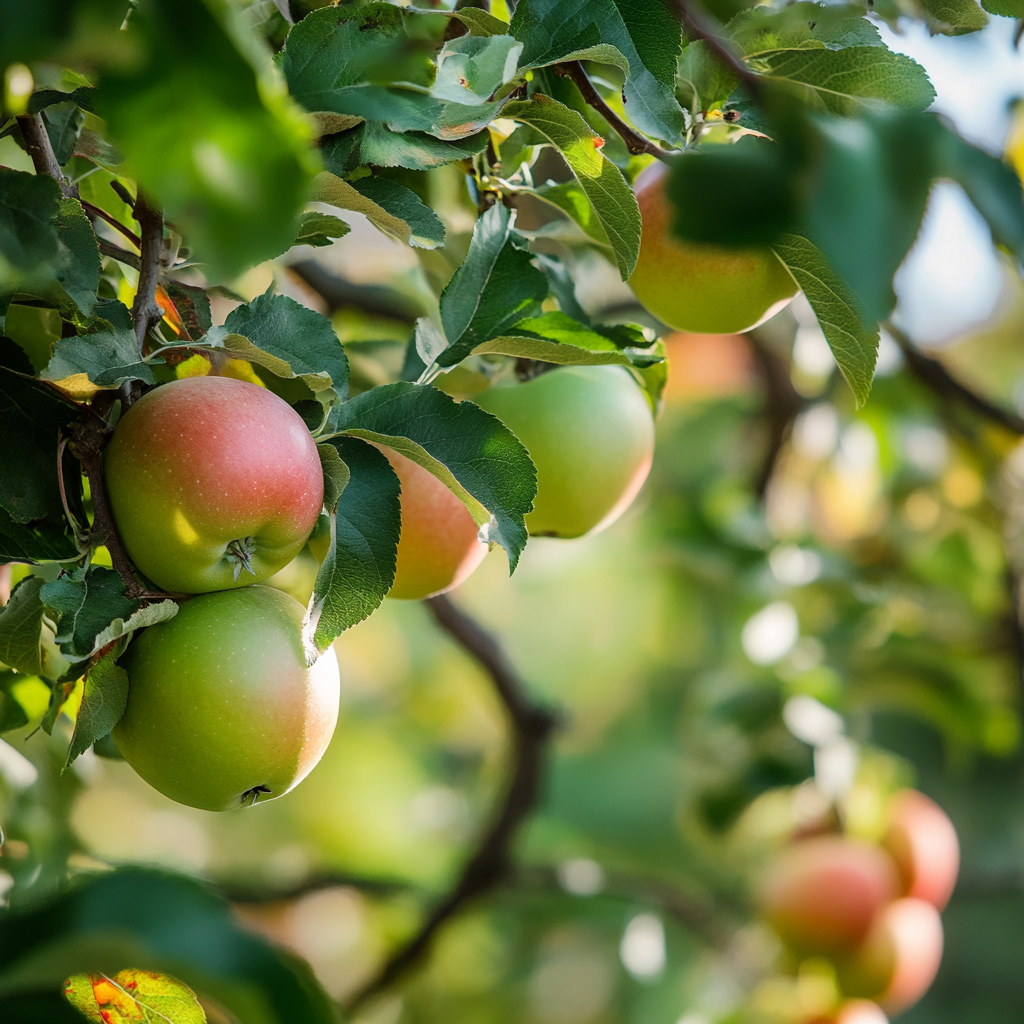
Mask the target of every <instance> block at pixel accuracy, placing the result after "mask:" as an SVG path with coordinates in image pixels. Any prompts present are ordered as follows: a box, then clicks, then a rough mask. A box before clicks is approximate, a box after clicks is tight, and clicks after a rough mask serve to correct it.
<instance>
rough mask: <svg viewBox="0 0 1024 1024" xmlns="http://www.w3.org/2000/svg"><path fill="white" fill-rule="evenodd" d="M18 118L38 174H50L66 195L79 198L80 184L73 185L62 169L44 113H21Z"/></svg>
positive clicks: (22, 135)
mask: <svg viewBox="0 0 1024 1024" xmlns="http://www.w3.org/2000/svg"><path fill="white" fill-rule="evenodd" d="M17 120H18V127H19V128H20V129H21V137H22V139H24V141H25V149H26V150H27V151H28V155H29V156H30V157H31V158H32V166H33V167H34V168H35V169H36V174H47V175H49V176H50V177H51V178H53V179H54V180H55V181H56V182H57V184H58V185H60V190H61V192H63V193H64V195H65V196H67V197H68V198H70V199H77V198H78V186H77V185H72V184H71V183H70V182H69V181H68V180H67V178H65V177H64V172H63V171H62V170H61V169H60V164H59V163H58V162H57V156H56V154H55V153H54V152H53V145H52V144H51V143H50V135H49V133H48V132H47V131H46V125H45V124H44V122H43V115H42V114H21V115H20V116H19V117H18V119H17Z"/></svg>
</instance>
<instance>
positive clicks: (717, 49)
mask: <svg viewBox="0 0 1024 1024" xmlns="http://www.w3.org/2000/svg"><path fill="white" fill-rule="evenodd" d="M675 4H676V8H677V9H678V11H679V16H680V17H681V18H682V21H683V27H684V28H685V29H686V31H687V34H688V35H690V36H692V37H693V38H694V39H702V40H703V41H704V42H705V43H707V44H708V49H710V50H711V51H712V52H713V53H714V54H715V56H716V57H717V58H718V59H719V61H720V62H721V63H722V64H724V65H725V66H726V67H727V68H728V69H729V70H730V71H731V72H732V73H733V74H734V75H735V76H736V77H737V78H738V79H739V80H740V81H741V82H743V83H745V84H746V86H747V88H748V89H749V90H750V95H751V96H752V97H753V98H754V99H755V100H756V99H757V96H758V94H759V93H760V92H761V91H762V86H763V84H764V83H763V82H762V80H761V76H760V75H759V74H757V73H756V72H754V71H751V70H750V68H748V67H747V65H746V64H744V62H743V61H742V60H741V59H740V58H739V57H738V56H737V55H736V54H735V53H733V52H732V50H730V49H729V47H728V46H726V44H725V43H724V42H723V41H722V39H721V37H720V36H718V35H717V34H716V33H715V32H714V31H713V30H712V28H711V27H710V26H709V25H708V24H707V22H706V20H705V15H704V12H703V11H699V8H698V7H696V6H695V5H694V4H693V3H692V2H691V0H675ZM698 11H699V13H698Z"/></svg>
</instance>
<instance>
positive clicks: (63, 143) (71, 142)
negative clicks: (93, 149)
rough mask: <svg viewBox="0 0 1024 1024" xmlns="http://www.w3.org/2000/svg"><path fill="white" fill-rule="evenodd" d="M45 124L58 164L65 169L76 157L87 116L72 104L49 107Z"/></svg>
mask: <svg viewBox="0 0 1024 1024" xmlns="http://www.w3.org/2000/svg"><path fill="white" fill-rule="evenodd" d="M43 124H44V125H45V126H46V134H47V135H48V136H49V139H50V145H51V146H52V147H53V154H54V156H55V157H56V158H57V163H59V164H60V165H61V167H63V166H64V164H66V163H67V162H68V161H69V160H70V159H71V157H72V156H73V155H74V152H75V144H76V143H77V142H78V136H79V135H80V134H81V131H82V128H83V126H84V125H85V114H83V113H82V111H81V110H79V109H78V107H76V106H74V105H73V104H71V103H61V104H59V105H55V106H48V107H47V109H46V110H45V111H44V113H43Z"/></svg>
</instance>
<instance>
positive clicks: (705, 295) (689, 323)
mask: <svg viewBox="0 0 1024 1024" xmlns="http://www.w3.org/2000/svg"><path fill="white" fill-rule="evenodd" d="M636 200H637V203H639V205H640V216H641V219H642V221H643V235H642V236H641V240H640V258H639V259H638V260H637V263H636V267H635V269H634V270H633V276H632V277H630V279H629V286H630V288H632V289H633V294H634V295H635V296H636V297H637V298H638V299H639V300H640V302H641V304H642V305H643V307H644V308H645V309H646V310H647V311H648V312H649V313H651V314H653V315H654V316H656V317H657V318H658V319H659V320H661V321H662V323H666V324H668V325H669V327H674V328H676V330H680V331H693V332H695V333H697V334H740V333H742V332H743V331H749V330H751V329H752V328H754V327H757V325H758V324H761V323H764V321H765V320H767V319H769V318H770V317H773V316H775V314H776V313H778V312H779V311H780V310H781V309H782V308H783V307H784V306H786V305H787V304H788V303H789V302H790V300H791V299H792V298H793V296H794V295H796V293H797V292H798V291H799V289H798V288H797V285H796V282H795V281H794V280H793V277H792V275H791V274H790V273H789V271H788V270H787V269H786V268H785V266H783V264H782V261H781V260H780V259H779V258H778V257H777V256H776V255H775V253H773V252H772V251H771V249H769V248H767V247H764V248H751V249H736V248H731V247H726V246H717V245H706V244H704V243H699V242H686V241H683V240H682V239H681V238H677V237H676V236H675V235H674V234H673V233H672V219H673V210H672V205H671V203H669V201H668V200H667V199H666V197H665V168H664V167H663V166H662V165H661V164H657V165H656V166H652V167H650V168H648V169H647V170H645V171H644V172H643V174H641V175H640V177H639V178H638V179H637V187H636Z"/></svg>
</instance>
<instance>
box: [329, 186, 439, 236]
mask: <svg viewBox="0 0 1024 1024" xmlns="http://www.w3.org/2000/svg"><path fill="white" fill-rule="evenodd" d="M310 198H311V199H312V200H313V201H315V202H321V203H330V204H331V205H332V206H337V207H338V208H339V209H341V210H355V211H356V212H357V213H362V214H364V215H365V216H366V218H367V219H368V220H369V221H370V223H372V224H373V225H374V226H375V227H377V228H379V229H380V230H381V231H383V232H384V233H385V234H388V235H391V236H392V237H393V238H397V239H398V240H399V241H400V242H405V243H406V244H407V245H412V246H415V247H416V248H418V249H437V248H439V247H440V246H443V245H444V240H445V231H444V225H443V224H442V223H441V220H440V218H439V217H438V216H437V214H436V213H434V211H433V210H431V209H430V207H429V206H426V205H424V203H423V202H422V200H421V199H420V197H419V196H417V195H416V193H415V192H413V191H412V190H411V189H408V188H405V186H404V185H399V184H398V183H397V182H395V181H390V180H389V179H387V178H379V177H375V176H373V175H371V176H369V177H366V178H360V179H359V180H358V181H356V182H354V183H352V184H350V183H349V182H347V181H344V180H343V179H341V178H339V177H338V176H337V175H335V174H331V173H330V172H328V171H324V172H323V173H321V174H318V175H317V176H316V179H315V181H314V183H313V193H312V195H311V196H310Z"/></svg>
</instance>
